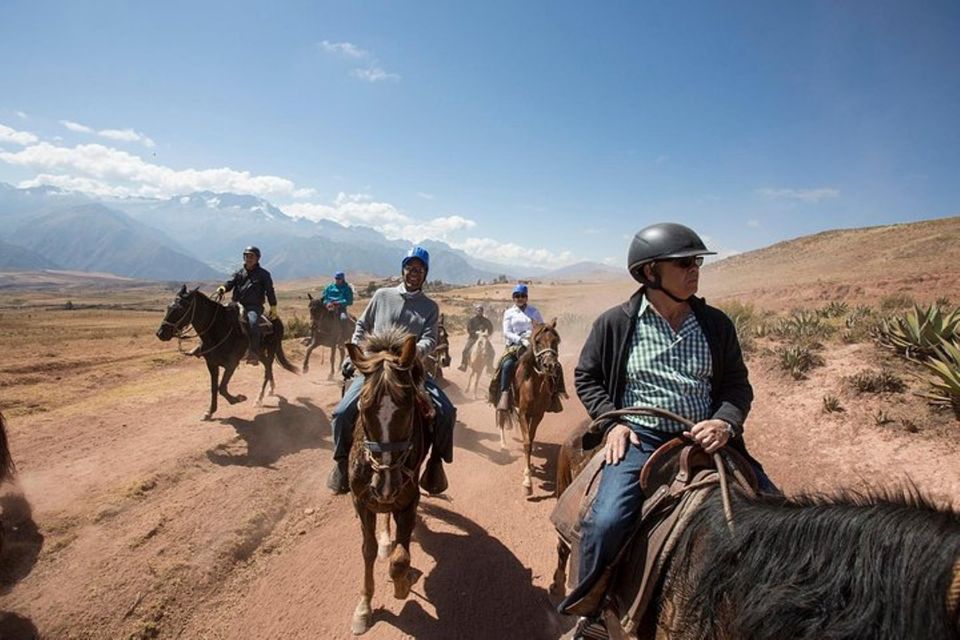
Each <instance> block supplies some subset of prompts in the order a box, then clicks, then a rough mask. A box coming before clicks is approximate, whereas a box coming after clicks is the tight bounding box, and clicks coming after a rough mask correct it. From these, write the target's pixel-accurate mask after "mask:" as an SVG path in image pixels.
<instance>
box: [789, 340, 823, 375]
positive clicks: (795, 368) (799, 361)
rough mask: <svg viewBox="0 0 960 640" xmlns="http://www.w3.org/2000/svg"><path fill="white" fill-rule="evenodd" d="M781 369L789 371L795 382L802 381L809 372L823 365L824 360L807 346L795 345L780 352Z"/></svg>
mask: <svg viewBox="0 0 960 640" xmlns="http://www.w3.org/2000/svg"><path fill="white" fill-rule="evenodd" d="M779 355H780V367H781V368H783V369H785V370H787V371H789V372H790V375H792V376H793V378H794V379H795V380H800V379H802V378H803V377H804V376H805V374H806V373H807V371H809V370H810V369H812V368H814V367H816V366H819V365H822V364H823V359H822V358H821V357H820V356H818V355H817V354H816V353H814V352H813V349H811V348H810V347H809V346H807V345H793V346H792V347H786V348H784V349H781V350H780V351H779Z"/></svg>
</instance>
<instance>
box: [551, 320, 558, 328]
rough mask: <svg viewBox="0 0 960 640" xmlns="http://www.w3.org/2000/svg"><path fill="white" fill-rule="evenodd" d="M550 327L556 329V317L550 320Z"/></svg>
mask: <svg viewBox="0 0 960 640" xmlns="http://www.w3.org/2000/svg"><path fill="white" fill-rule="evenodd" d="M550 328H551V329H556V328H557V319H556V318H554V319H553V320H551V321H550Z"/></svg>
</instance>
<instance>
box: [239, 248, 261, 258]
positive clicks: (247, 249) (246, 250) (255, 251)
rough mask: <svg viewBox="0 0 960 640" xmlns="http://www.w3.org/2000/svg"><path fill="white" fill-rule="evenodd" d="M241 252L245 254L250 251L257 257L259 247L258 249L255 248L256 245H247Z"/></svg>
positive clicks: (258, 255)
mask: <svg viewBox="0 0 960 640" xmlns="http://www.w3.org/2000/svg"><path fill="white" fill-rule="evenodd" d="M243 252H244V253H245V254H246V253H252V254H253V255H255V256H257V258H259V257H260V249H258V248H256V247H247V248H246V249H244V250H243Z"/></svg>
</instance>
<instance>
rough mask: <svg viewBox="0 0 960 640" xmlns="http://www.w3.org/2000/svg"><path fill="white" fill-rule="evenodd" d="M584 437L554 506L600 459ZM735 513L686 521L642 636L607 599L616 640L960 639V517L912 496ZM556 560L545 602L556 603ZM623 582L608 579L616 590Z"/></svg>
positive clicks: (704, 512)
mask: <svg viewBox="0 0 960 640" xmlns="http://www.w3.org/2000/svg"><path fill="white" fill-rule="evenodd" d="M587 427H588V425H587V424H586V423H585V424H584V425H581V426H580V427H579V428H578V429H577V430H576V431H575V433H573V434H572V435H571V436H570V437H569V438H568V439H567V441H566V442H565V443H564V445H563V447H562V449H561V452H560V455H559V457H558V461H557V491H558V495H559V493H562V491H563V490H564V489H566V487H568V486H569V484H570V482H571V481H572V479H573V477H574V476H575V475H576V474H577V473H579V471H580V470H582V469H583V467H584V466H585V464H586V462H587V461H589V458H590V457H591V455H592V454H593V453H595V452H596V450H594V451H589V452H585V451H583V449H582V448H581V445H580V441H581V436H582V435H583V433H584V432H585V431H586V428H587ZM598 449H599V448H598ZM731 502H732V509H731V511H732V522H731V521H730V520H728V515H727V514H726V513H725V507H724V504H723V499H722V495H721V490H720V489H713V490H711V491H710V493H709V494H708V495H707V497H706V498H705V500H704V502H703V503H702V504H701V505H700V506H699V507H697V509H696V510H695V511H694V512H693V514H692V515H691V516H690V519H689V522H688V524H687V525H686V528H685V529H684V530H683V533H682V534H680V535H679V537H678V539H677V541H676V545H675V547H674V549H675V550H674V551H673V553H672V555H671V556H670V557H669V558H668V559H667V560H666V561H665V564H664V569H663V571H662V573H661V575H662V576H663V578H662V580H661V582H659V583H658V584H657V585H656V591H655V593H654V596H653V600H652V603H651V606H650V608H649V609H648V615H647V616H645V618H644V620H642V621H640V624H639V626H637V627H635V628H630V629H627V630H625V629H623V628H622V627H621V626H620V623H621V619H620V618H619V613H620V612H618V611H615V610H614V609H613V606H614V605H613V604H612V603H614V602H616V601H617V600H618V599H619V598H618V596H617V593H616V592H614V593H613V597H612V598H611V599H610V600H609V601H608V603H610V604H608V608H607V609H606V610H605V612H604V620H605V622H606V625H607V628H608V632H609V634H610V637H611V638H656V639H657V640H667V639H669V640H694V639H696V640H733V639H738V638H752V639H755V640H779V639H780V638H792V639H796V640H818V639H822V638H831V639H833V640H867V639H871V640H894V639H899V638H915V639H918V640H934V639H935V638H936V639H951V640H960V513H958V512H956V511H953V510H952V509H950V508H946V507H942V506H939V507H938V506H935V505H934V504H933V503H932V502H930V501H929V500H927V499H925V498H924V497H922V496H921V495H920V494H919V493H918V492H917V491H916V489H915V488H907V489H898V490H882V489H868V490H866V491H850V490H841V491H840V492H838V493H837V494H835V495H829V496H828V495H823V494H817V495H808V496H796V497H791V498H786V497H783V496H764V495H760V496H748V495H746V494H744V493H742V492H739V491H734V492H733V494H732V495H731ZM558 552H560V553H559V562H558V566H557V571H556V573H555V574H554V582H553V584H552V585H551V588H550V592H551V594H552V595H554V596H561V597H562V596H563V594H564V590H565V585H564V581H565V570H564V568H565V564H566V559H567V555H568V553H569V550H568V549H566V548H565V546H564V545H563V543H561V544H560V545H559V546H558ZM628 582H629V580H623V581H620V580H619V579H618V578H617V574H616V573H615V574H614V578H613V582H612V584H613V585H614V586H613V589H614V590H616V589H617V586H618V585H620V584H623V583H628Z"/></svg>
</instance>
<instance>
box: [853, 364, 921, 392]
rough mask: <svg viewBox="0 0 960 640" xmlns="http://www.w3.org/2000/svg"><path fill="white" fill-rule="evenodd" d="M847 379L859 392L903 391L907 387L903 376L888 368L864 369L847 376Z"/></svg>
mask: <svg viewBox="0 0 960 640" xmlns="http://www.w3.org/2000/svg"><path fill="white" fill-rule="evenodd" d="M847 381H848V382H849V383H850V386H852V387H853V388H854V390H856V392H857V393H884V392H888V393H903V392H904V391H906V389H907V385H906V384H905V383H904V381H903V378H901V377H900V376H898V375H896V374H895V373H892V372H890V371H887V370H886V369H881V370H880V371H871V370H870V369H864V370H863V371H859V372H857V373H855V374H854V375H852V376H850V377H849V378H847Z"/></svg>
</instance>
